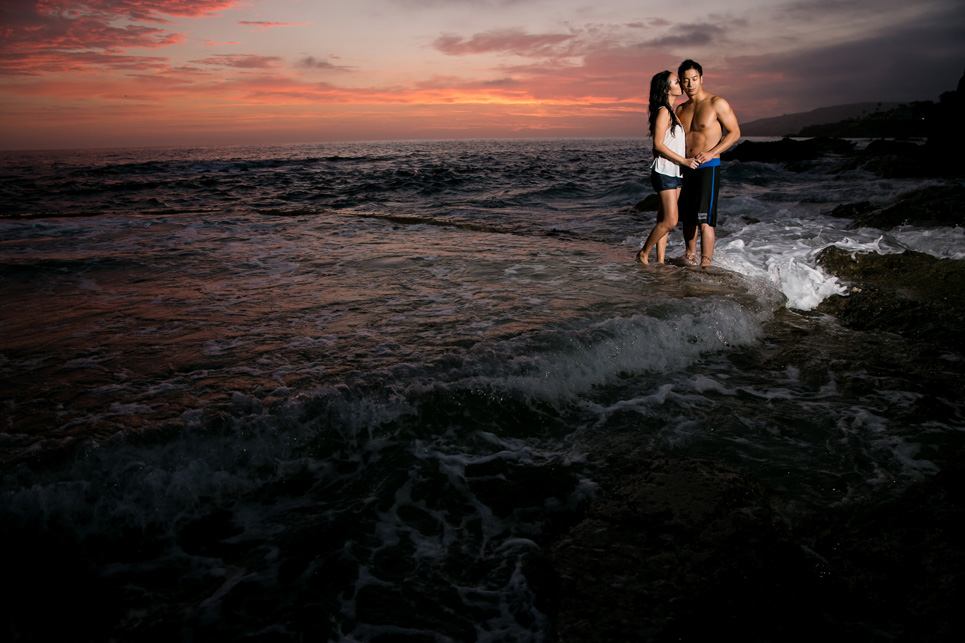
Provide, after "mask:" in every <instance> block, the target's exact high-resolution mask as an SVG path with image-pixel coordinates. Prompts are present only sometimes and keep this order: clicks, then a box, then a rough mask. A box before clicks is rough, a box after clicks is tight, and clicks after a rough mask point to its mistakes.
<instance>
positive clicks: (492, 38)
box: [432, 29, 575, 56]
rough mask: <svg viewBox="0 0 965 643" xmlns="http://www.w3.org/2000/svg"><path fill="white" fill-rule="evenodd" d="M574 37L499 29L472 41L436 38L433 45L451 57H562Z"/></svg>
mask: <svg viewBox="0 0 965 643" xmlns="http://www.w3.org/2000/svg"><path fill="white" fill-rule="evenodd" d="M574 38H575V36H574V35H573V34H537V35H531V34H527V33H526V32H525V31H523V30H522V29H496V30H493V31H487V32H485V33H479V34H475V35H474V36H472V37H471V38H464V37H462V36H455V35H451V34H447V35H444V36H440V37H439V38H436V39H435V40H434V41H433V43H432V46H433V47H435V49H436V50H438V51H440V52H442V53H444V54H447V55H449V56H466V55H471V54H487V53H503V54H516V55H518V56H546V55H551V54H558V53H559V52H558V51H557V48H558V46H559V45H561V44H563V43H566V42H567V41H570V40H573V39H574Z"/></svg>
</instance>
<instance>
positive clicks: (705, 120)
mask: <svg viewBox="0 0 965 643" xmlns="http://www.w3.org/2000/svg"><path fill="white" fill-rule="evenodd" d="M677 74H678V76H679V78H680V79H679V80H678V79H677V76H674V75H673V73H672V72H669V71H662V72H660V73H659V74H657V75H656V76H654V77H653V80H651V81H650V136H651V138H653V156H654V160H653V165H652V166H651V167H652V173H651V175H650V182H651V183H652V184H653V189H654V190H655V191H656V192H657V194H658V195H660V207H659V208H658V210H657V225H655V226H654V228H653V231H652V232H651V233H650V236H648V237H647V240H646V242H645V243H644V244H643V248H641V249H640V252H638V253H637V261H639V262H641V263H645V264H646V263H650V262H649V260H648V255H649V254H650V251H651V250H652V249H653V247H654V246H656V247H657V261H658V262H660V263H663V261H664V256H665V254H666V250H667V238H668V237H669V236H670V231H671V230H673V229H674V226H676V225H677V218H678V200H679V212H680V214H679V216H680V219H681V220H682V221H683V228H684V243H685V244H686V250H685V255H684V261H685V262H686V263H687V264H688V265H691V266H693V265H697V263H698V261H697V232H698V230H699V231H700V261H699V263H700V265H701V266H709V265H710V262H711V260H713V258H714V241H715V240H716V236H715V233H714V226H715V225H716V224H717V192H718V190H719V189H720V154H721V152H724V151H726V150H727V149H729V148H730V146H731V145H733V144H734V143H736V142H737V139H739V138H740V127H739V126H738V125H737V118H736V117H735V116H734V111H733V110H732V109H731V108H730V105H728V104H727V101H725V100H724V99H723V98H721V97H720V96H715V95H714V94H708V93H707V92H705V91H704V87H703V75H704V71H703V69H702V68H701V67H700V65H699V64H697V63H696V62H694V61H693V60H685V61H683V62H682V63H680V67H679V68H678V69H677ZM681 85H683V91H684V92H686V93H687V98H688V100H687V102H685V103H681V104H680V106H678V107H677V109H676V110H674V107H673V101H674V100H675V99H676V98H677V97H678V96H680V94H681V93H682V92H681ZM681 168H684V169H683V170H682V169H681Z"/></svg>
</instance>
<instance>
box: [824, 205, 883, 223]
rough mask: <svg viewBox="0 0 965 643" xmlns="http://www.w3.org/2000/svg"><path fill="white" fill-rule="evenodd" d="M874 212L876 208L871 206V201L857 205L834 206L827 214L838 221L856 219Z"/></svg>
mask: <svg viewBox="0 0 965 643" xmlns="http://www.w3.org/2000/svg"><path fill="white" fill-rule="evenodd" d="M875 210H876V208H875V206H874V205H872V204H871V201H859V202H858V203H842V204H841V205H838V206H835V208H834V209H833V210H831V212H830V213H829V214H830V215H831V216H832V217H835V218H838V219H856V218H858V217H860V216H863V215H866V214H868V213H869V212H874V211H875Z"/></svg>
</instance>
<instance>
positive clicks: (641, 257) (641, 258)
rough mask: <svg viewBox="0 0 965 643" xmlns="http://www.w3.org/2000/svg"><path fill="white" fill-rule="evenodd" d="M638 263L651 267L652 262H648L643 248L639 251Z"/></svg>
mask: <svg viewBox="0 0 965 643" xmlns="http://www.w3.org/2000/svg"><path fill="white" fill-rule="evenodd" d="M647 254H649V253H647ZM637 263H642V264H643V265H645V266H649V265H650V262H649V261H648V260H647V255H645V254H643V248H640V250H638V251H637Z"/></svg>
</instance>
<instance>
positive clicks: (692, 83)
mask: <svg viewBox="0 0 965 643" xmlns="http://www.w3.org/2000/svg"><path fill="white" fill-rule="evenodd" d="M701 82H702V78H701V77H700V74H698V73H697V70H696V69H688V70H687V71H685V72H684V75H683V76H681V77H680V84H681V85H683V88H684V91H685V92H687V95H688V96H693V95H694V94H696V93H697V92H699V91H700V84H701Z"/></svg>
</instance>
